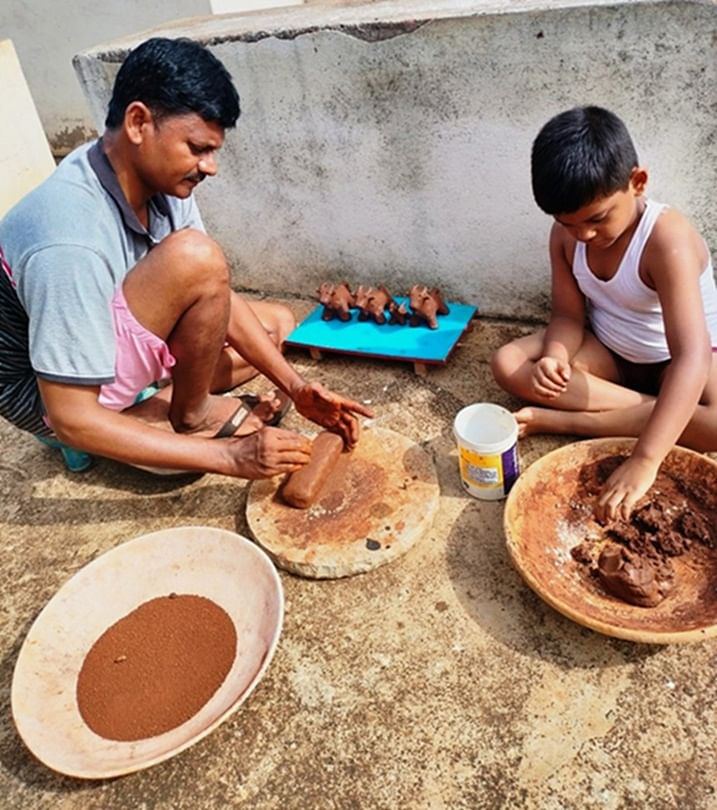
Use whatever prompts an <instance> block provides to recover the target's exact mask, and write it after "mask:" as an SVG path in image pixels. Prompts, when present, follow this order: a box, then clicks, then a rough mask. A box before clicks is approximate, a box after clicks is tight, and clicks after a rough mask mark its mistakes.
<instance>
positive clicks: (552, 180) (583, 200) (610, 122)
mask: <svg viewBox="0 0 717 810" xmlns="http://www.w3.org/2000/svg"><path fill="white" fill-rule="evenodd" d="M637 165H638V162H637V152H636V151H635V145H634V144H633V142H632V138H631V137H630V134H629V132H628V131H627V127H626V126H625V124H624V123H623V122H622V121H621V120H620V118H618V117H617V116H616V115H615V114H614V113H612V112H610V111H609V110H605V109H603V108H602V107H575V108H573V109H572V110H567V111H566V112H563V113H560V114H559V115H556V116H555V117H554V118H551V119H550V121H548V123H547V124H545V126H544V127H543V128H542V129H541V130H540V132H539V133H538V137H537V138H536V139H535V141H534V142H533V150H532V154H531V175H532V181H533V196H534V197H535V201H536V202H537V204H538V206H539V207H540V208H541V209H542V210H543V211H545V213H546V214H551V215H553V216H557V215H558V214H572V213H573V212H575V211H577V210H578V209H579V208H582V207H583V206H585V205H588V204H590V203H592V202H593V201H595V200H597V199H600V198H601V197H607V196H609V195H610V194H614V193H615V192H616V191H621V190H623V189H626V188H627V186H628V183H629V181H630V174H631V172H632V170H633V169H634V168H635V167H636V166H637Z"/></svg>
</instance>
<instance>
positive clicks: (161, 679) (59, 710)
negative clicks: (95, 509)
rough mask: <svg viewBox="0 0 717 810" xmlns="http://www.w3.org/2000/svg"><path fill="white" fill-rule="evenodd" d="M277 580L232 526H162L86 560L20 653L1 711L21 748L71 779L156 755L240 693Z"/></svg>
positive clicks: (227, 707) (267, 646)
mask: <svg viewBox="0 0 717 810" xmlns="http://www.w3.org/2000/svg"><path fill="white" fill-rule="evenodd" d="M283 610H284V600H283V592H282V587H281V581H280V579H279V577H278V575H277V573H276V570H275V568H274V566H273V564H272V563H271V561H270V559H269V557H268V556H267V555H266V554H265V553H264V552H263V551H262V550H261V549H259V548H258V547H257V546H256V545H254V544H253V543H252V542H250V541H249V540H247V539H246V538H244V537H241V536H240V535H238V534H235V533H234V532H229V531H225V530H223V529H216V528H209V527H194V526H188V527H180V528H175V529H166V530H162V531H158V532H154V533H152V534H147V535H142V536H141V537H137V538H134V539H133V540H130V541H128V542H126V543H123V544H122V545H120V546H118V547H117V548H115V549H113V550H112V551H109V552H107V553H106V554H104V555H102V556H101V557H98V558H97V559H96V560H94V561H93V562H91V563H89V564H88V565H86V566H85V567H84V568H83V569H81V570H80V571H79V572H78V573H77V574H75V575H74V576H73V577H72V579H70V580H69V581H68V582H67V583H65V585H63V587H62V588H61V589H60V590H59V591H58V593H57V594H56V595H55V596H54V597H53V598H52V599H51V600H50V602H49V603H48V604H47V605H46V607H45V608H44V609H43V610H42V612H41V613H40V614H39V616H38V617H37V619H36V620H35V622H34V624H33V625H32V627H31V629H30V631H29V633H28V635H27V638H26V639H25V642H24V644H23V646H22V649H21V650H20V654H19V656H18V660H17V663H16V666H15V672H14V676H13V683H12V713H13V719H14V720H15V724H16V726H17V729H18V732H19V734H20V736H21V737H22V739H23V740H24V742H25V744H26V745H27V746H28V748H29V749H30V750H31V751H32V753H33V754H34V755H35V756H36V757H37V758H38V759H39V760H40V761H42V762H43V763H45V764H46V765H47V766H48V767H50V768H52V769H53V770H56V771H58V772H60V773H64V774H67V775H69V776H75V777H79V778H86V779H104V778H110V777H114V776H119V775H122V774H126V773H131V772H132V771H137V770H140V769H142V768H147V767H149V766H151V765H155V764H157V763H158V762H161V761H163V760H165V759H168V758H169V757H171V756H173V755H174V754H176V753H179V752H180V751H182V750H184V749H185V748H187V747H189V746H190V745H192V744H193V743H195V742H197V741H198V740H200V739H202V738H203V737H205V736H206V735H207V734H209V733H210V732H211V731H212V730H214V729H215V728H216V727H217V726H218V725H219V724H220V723H221V722H222V721H224V720H225V719H226V718H227V717H229V716H230V715H231V714H232V713H233V712H235V711H236V710H237V709H238V708H239V706H240V705H241V704H242V703H243V702H244V701H245V700H246V698H247V697H248V696H249V695H250V694H251V692H252V690H253V689H254V688H255V687H256V685H257V683H258V682H259V680H260V679H261V678H262V676H263V675H264V673H265V672H266V669H267V667H268V666H269V663H270V661H271V658H272V656H273V654H274V651H275V649H276V646H277V643H278V640H279V635H280V633H281V625H282V620H283Z"/></svg>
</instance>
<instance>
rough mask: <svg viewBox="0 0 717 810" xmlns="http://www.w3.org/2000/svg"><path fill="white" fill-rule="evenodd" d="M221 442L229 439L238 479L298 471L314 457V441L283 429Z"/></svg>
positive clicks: (234, 469)
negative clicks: (312, 449) (312, 450)
mask: <svg viewBox="0 0 717 810" xmlns="http://www.w3.org/2000/svg"><path fill="white" fill-rule="evenodd" d="M212 441H217V442H218V441H219V440H215V439H212ZM221 441H222V443H223V442H225V441H226V446H227V449H228V452H229V464H230V468H231V469H232V474H233V475H236V476H238V477H239V478H249V479H250V480H256V479H258V478H271V477H272V476H274V475H282V474H283V473H292V472H296V470H299V469H301V468H302V467H303V466H304V465H305V464H308V462H309V459H310V458H311V440H310V439H307V438H306V436H302V435H300V434H299V433H292V432H291V431H289V430H282V429H281V428H272V427H266V428H262V429H261V430H259V431H257V432H256V433H251V434H250V435H249V436H242V437H237V438H232V439H227V440H224V439H222V440H221Z"/></svg>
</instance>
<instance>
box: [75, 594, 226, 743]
mask: <svg viewBox="0 0 717 810" xmlns="http://www.w3.org/2000/svg"><path fill="white" fill-rule="evenodd" d="M236 647H237V635H236V630H235V628H234V623H233V622H232V620H231V618H230V617H229V616H228V615H227V613H226V612H225V611H224V610H223V609H222V608H220V607H219V606H218V605H217V604H215V603H214V602H212V601H211V600H210V599H206V598H205V597H203V596H194V595H189V594H183V595H177V594H170V595H169V596H160V597H158V598H156V599H150V600H149V601H147V602H144V603H143V604H142V605H140V606H139V607H138V608H136V609H135V610H133V611H132V612H131V613H129V614H127V616H125V617H124V618H122V619H120V620H119V621H118V622H115V624H113V625H112V626H111V627H109V628H108V629H107V630H105V632H104V633H103V634H102V635H101V636H100V637H99V638H98V639H97V641H96V642H95V643H94V644H93V645H92V647H91V649H90V651H89V652H88V653H87V655H86V656H85V660H84V662H83V664H82V668H81V669H80V674H79V675H78V678H77V704H78V707H79V710H80V714H81V715H82V719H83V720H84V721H85V723H87V725H88V726H89V727H90V728H91V729H92V731H94V732H95V733H96V734H99V735H100V736H101V737H105V738H106V739H109V740H122V741H125V742H126V741H131V740H141V739H145V738H147V737H154V736H156V735H158V734H163V733H164V732H166V731H169V730H171V729H173V728H176V727H177V726H179V725H181V724H182V723H184V722H186V721H187V720H189V719H190V718H191V717H193V716H194V715H195V714H196V713H197V712H198V711H199V710H200V709H201V708H202V706H204V705H205V704H206V703H207V701H209V699H210V698H211V697H212V695H213V694H214V693H215V692H216V691H217V689H219V687H220V686H221V684H222V683H223V682H224V679H225V678H226V676H227V674H228V672H229V670H230V669H231V667H232V664H233V663H234V658H235V655H236Z"/></svg>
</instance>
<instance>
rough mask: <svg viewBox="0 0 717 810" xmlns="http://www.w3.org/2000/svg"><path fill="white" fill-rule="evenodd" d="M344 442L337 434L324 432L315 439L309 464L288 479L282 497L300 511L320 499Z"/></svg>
mask: <svg viewBox="0 0 717 810" xmlns="http://www.w3.org/2000/svg"><path fill="white" fill-rule="evenodd" d="M343 449H344V440H343V439H342V438H341V436H338V435H337V434H336V433H329V431H328V430H324V431H323V432H321V433H319V435H318V436H317V437H316V438H315V439H314V443H313V444H312V446H311V459H310V460H309V463H308V464H307V465H306V466H305V467H302V468H301V469H300V470H297V471H296V472H295V473H291V475H290V476H289V477H288V478H287V479H286V483H285V484H284V488H283V490H282V495H283V497H284V500H285V501H286V502H287V503H288V504H289V505H290V506H295V507H297V508H298V509H307V508H308V507H309V506H311V504H312V503H313V502H314V501H315V500H316V499H317V498H318V497H319V493H320V492H321V489H322V488H323V486H324V484H325V483H326V480H327V479H328V477H329V475H330V474H331V470H333V468H334V466H335V465H336V462H337V461H338V460H339V456H340V455H341V451H342V450H343Z"/></svg>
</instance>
